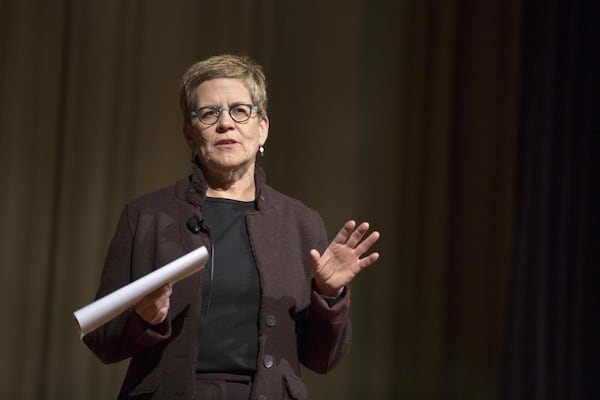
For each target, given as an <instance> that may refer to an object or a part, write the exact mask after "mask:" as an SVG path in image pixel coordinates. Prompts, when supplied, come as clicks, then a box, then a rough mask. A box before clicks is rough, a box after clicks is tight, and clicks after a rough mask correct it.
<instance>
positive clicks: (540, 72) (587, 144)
mask: <svg viewBox="0 0 600 400" xmlns="http://www.w3.org/2000/svg"><path fill="white" fill-rule="evenodd" d="M598 15H600V3H599V2H597V1H596V2H594V1H584V0H557V1H552V2H542V1H532V2H530V3H527V4H526V7H524V8H523V16H524V21H529V23H528V24H527V25H526V26H525V25H524V26H523V31H522V43H523V46H522V54H523V63H522V72H521V76H522V79H521V81H522V90H521V93H522V96H521V98H522V102H521V104H522V105H521V117H520V121H519V131H520V135H519V137H520V139H519V157H518V160H519V162H518V164H519V167H518V172H519V177H520V178H519V184H518V195H517V205H518V207H517V209H518V215H519V218H518V221H519V222H518V230H517V237H516V239H517V240H516V248H515V263H514V273H513V274H512V275H513V277H512V281H513V285H512V287H513V288H512V296H511V307H510V317H509V318H508V321H509V323H508V325H507V332H508V337H507V346H506V362H505V366H504V375H505V378H504V385H503V389H504V391H503V398H506V399H514V400H520V399H523V400H525V399H527V400H531V399H539V400H542V399H543V400H553V399H557V400H559V399H598V398H600V385H599V384H598V376H600V344H599V343H598V338H600V316H599V314H598V310H599V309H600V296H599V295H598V293H599V292H600V269H599V268H598V267H599V263H600V257H599V255H600V252H599V246H598V245H599V243H598V238H600V235H598V233H599V232H598V228H600V221H599V220H598V205H599V204H600V197H599V196H598V194H599V191H598V190H597V186H598V182H600V174H599V173H598V172H599V169H598V163H597V160H598V151H599V150H600V147H599V144H600V142H599V139H600V113H599V110H600V52H599V51H598V44H599V43H600V25H598V21H597V19H598V18H597V17H598ZM594 162H595V163H594Z"/></svg>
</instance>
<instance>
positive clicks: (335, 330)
mask: <svg viewBox="0 0 600 400" xmlns="http://www.w3.org/2000/svg"><path fill="white" fill-rule="evenodd" d="M315 214H316V221H315V224H316V226H317V227H318V230H317V232H318V233H317V235H318V236H317V238H318V239H317V241H316V245H315V248H317V249H318V250H319V252H321V253H322V252H323V251H324V250H325V249H326V248H327V245H328V239H327V231H326V229H325V224H324V223H323V220H322V218H321V216H320V215H318V213H315ZM308 262H310V260H308ZM308 268H309V270H310V266H308ZM351 340H352V325H351V323H350V289H349V287H346V288H345V290H344V292H343V296H342V298H341V299H340V300H339V301H338V302H337V303H335V304H334V305H333V306H331V307H330V306H329V305H328V304H327V302H326V301H325V299H323V298H322V297H321V295H320V294H319V293H318V292H317V291H316V289H315V286H314V279H313V280H312V282H311V294H310V306H309V308H308V312H307V315H306V319H305V321H304V327H303V329H302V330H301V334H300V337H299V356H300V361H301V362H302V364H304V365H305V366H306V367H307V368H309V369H311V370H313V371H314V372H317V373H320V374H325V373H327V372H329V371H331V370H332V369H333V368H334V367H335V366H336V365H337V364H338V363H339V362H340V361H341V359H342V358H343V357H344V356H345V355H346V353H348V351H349V349H350V343H351Z"/></svg>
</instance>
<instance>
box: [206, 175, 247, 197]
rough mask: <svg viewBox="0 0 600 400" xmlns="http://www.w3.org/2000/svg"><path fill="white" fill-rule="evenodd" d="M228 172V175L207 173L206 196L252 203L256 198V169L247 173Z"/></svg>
mask: <svg viewBox="0 0 600 400" xmlns="http://www.w3.org/2000/svg"><path fill="white" fill-rule="evenodd" d="M240 172H241V171H239V170H238V171H228V172H226V173H217V174H215V173H210V172H207V171H205V179H206V183H207V184H208V189H207V191H206V195H207V196H208V197H219V198H225V199H231V200H239V201H252V200H254V199H255V197H256V185H255V183H254V168H253V167H252V168H248V169H247V170H246V171H244V172H241V173H240Z"/></svg>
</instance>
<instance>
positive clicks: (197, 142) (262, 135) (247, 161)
mask: <svg viewBox="0 0 600 400" xmlns="http://www.w3.org/2000/svg"><path fill="white" fill-rule="evenodd" d="M196 99H197V104H196V108H197V109H198V108H201V107H208V106H216V107H232V106H234V105H236V104H252V98H251V96H250V92H249V91H248V88H246V85H245V84H244V82H243V81H242V80H239V79H229V78H218V79H211V80H208V81H204V82H202V83H201V84H200V85H199V86H198V87H197V88H196ZM183 130H184V135H185V138H186V141H187V143H188V145H189V146H190V148H191V149H192V151H194V152H196V153H197V154H198V157H199V158H200V161H201V163H202V166H203V167H204V168H207V169H208V170H209V171H211V172H215V173H221V174H222V173H229V172H233V171H235V170H238V169H240V168H242V169H245V168H247V167H253V166H254V163H255V160H256V153H257V152H258V148H259V146H262V145H264V144H265V142H266V140H267V136H268V132H269V119H268V117H267V116H266V115H260V114H258V113H257V112H255V111H253V112H252V114H251V117H250V119H248V120H247V121H246V122H235V121H234V120H233V119H232V118H231V116H230V115H229V112H228V111H227V110H223V111H221V114H220V117H219V120H218V121H217V122H216V123H214V124H213V125H205V124H203V123H202V122H200V120H199V119H198V118H192V121H191V124H187V123H186V124H185V125H184V129H183Z"/></svg>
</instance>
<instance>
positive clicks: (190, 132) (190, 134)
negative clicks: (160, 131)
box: [183, 122, 194, 151]
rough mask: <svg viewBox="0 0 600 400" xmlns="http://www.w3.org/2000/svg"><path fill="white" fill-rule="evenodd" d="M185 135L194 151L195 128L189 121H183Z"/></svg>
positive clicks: (186, 140)
mask: <svg viewBox="0 0 600 400" xmlns="http://www.w3.org/2000/svg"><path fill="white" fill-rule="evenodd" d="M183 137H184V138H185V142H186V143H187V144H188V146H189V147H190V149H192V151H194V128H193V127H192V125H190V124H189V123H188V122H184V123H183Z"/></svg>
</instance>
